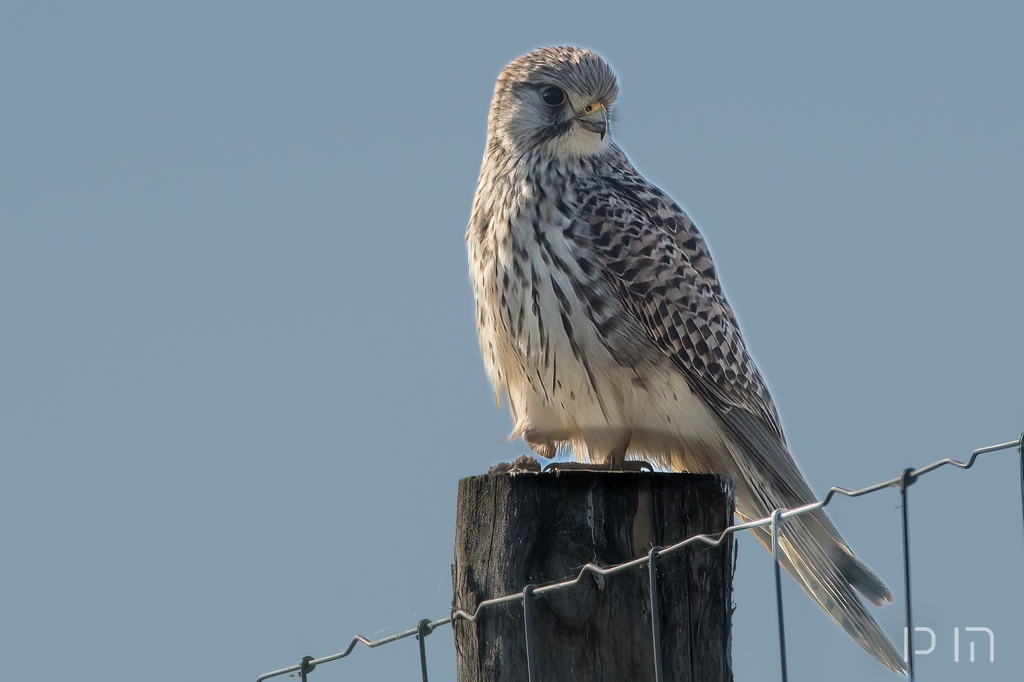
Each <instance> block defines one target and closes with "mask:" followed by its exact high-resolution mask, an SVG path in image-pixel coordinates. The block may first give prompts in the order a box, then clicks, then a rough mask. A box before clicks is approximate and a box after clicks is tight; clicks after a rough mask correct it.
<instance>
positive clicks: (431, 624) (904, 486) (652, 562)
mask: <svg viewBox="0 0 1024 682" xmlns="http://www.w3.org/2000/svg"><path fill="white" fill-rule="evenodd" d="M1014 448H1015V449H1016V450H1017V454H1018V458H1019V460H1020V483H1021V513H1022V515H1024V433H1022V434H1021V435H1020V437H1019V438H1018V439H1017V440H1013V441H1007V442H1005V443H1000V444H998V445H989V446H987V447H983V448H978V449H977V450H974V451H972V452H971V456H970V458H968V460H967V461H966V462H960V461H958V460H955V459H952V458H949V457H947V458H945V459H940V460H938V461H936V462H932V463H931V464H928V465H926V466H923V467H920V468H917V469H913V468H910V469H905V470H903V471H902V472H901V473H900V475H899V476H897V477H895V478H890V479H889V480H886V481H882V482H880V483H876V484H874V485H870V486H868V487H866V488H860V489H858V490H847V489H845V488H839V487H832V488H829V490H828V493H826V495H825V497H824V499H822V500H821V501H820V502H814V503H812V504H805V505H803V506H800V507H793V508H791V509H776V510H775V511H774V512H773V513H772V514H771V516H767V517H765V518H763V519H757V520H754V521H748V522H746V523H739V524H736V525H733V526H729V527H728V528H726V529H725V530H723V531H721V532H719V533H711V534H701V535H694V536H691V537H688V538H686V539H685V540H681V541H680V542H677V543H675V544H673V545H669V546H668V547H654V548H652V549H651V551H650V552H648V553H647V554H646V555H644V556H641V557H637V558H635V559H633V560H632V561H627V562H625V563H621V564H615V565H613V566H604V567H602V566H597V565H595V564H586V565H585V566H583V567H582V568H581V569H580V570H579V572H578V573H577V574H576V576H575V577H571V578H566V579H565V580H562V581H559V582H556V583H549V584H547V585H541V586H537V585H527V586H525V587H524V588H523V591H522V592H516V593H514V594H507V595H504V596H501V597H495V598H493V599H487V600H484V601H482V602H480V603H479V604H477V607H476V609H474V610H473V612H472V613H470V612H468V611H464V610H462V609H453V610H452V612H451V613H450V614H449V615H448V616H446V617H444V618H439V619H437V620H430V619H423V620H421V621H419V622H418V623H417V624H416V626H415V627H413V628H410V629H408V630H403V631H402V632H397V633H395V634H393V635H389V636H387V637H382V638H380V639H374V640H371V639H368V638H366V637H364V636H362V635H356V636H355V637H353V638H352V640H351V641H350V642H349V644H348V646H347V647H346V648H345V649H344V650H343V651H339V652H338V653H335V654H331V655H330V656H324V657H323V658H314V657H312V656H306V657H304V658H303V659H302V660H301V661H300V662H299V663H298V664H296V665H292V666H289V667H287V668H281V669H280V670H274V671H271V672H268V673H264V674H263V675H260V676H259V677H258V678H256V682H263V681H264V680H269V679H271V678H274V677H278V676H280V675H288V674H294V673H299V676H300V677H301V679H302V682H306V680H307V676H308V675H309V674H310V673H311V672H312V671H313V670H314V668H316V667H317V666H319V665H323V664H324V663H330V662H332V661H337V660H340V659H342V658H345V657H346V656H348V655H349V654H350V653H352V650H353V649H355V647H356V645H357V644H364V645H366V646H367V647H369V648H371V649H373V648H376V647H379V646H383V645H385V644H390V643H392V642H397V641H398V640H400V639H406V638H408V637H416V639H417V640H418V641H419V653H420V669H421V672H422V675H423V682H427V680H428V671H427V652H426V641H425V640H426V638H427V636H428V635H429V634H430V633H431V632H433V631H434V630H435V629H437V628H439V627H441V626H444V625H450V624H452V623H453V622H454V621H457V620H464V621H467V622H470V623H473V622H476V621H477V619H478V618H479V617H480V614H481V613H482V612H483V611H484V610H485V609H490V608H492V607H495V606H500V605H502V604H511V603H516V602H521V603H522V604H523V630H524V632H523V635H524V637H525V640H526V656H527V670H528V672H529V680H530V682H537V680H538V679H539V678H538V676H537V671H536V668H535V666H536V655H535V654H534V651H535V649H534V647H535V646H536V637H535V636H534V635H533V632H532V618H531V614H530V611H531V609H530V602H531V600H532V599H534V598H536V597H538V596H542V595H544V594H548V593H550V592H557V591H560V590H565V589H568V588H571V587H574V586H575V585H578V584H579V583H580V581H582V580H583V579H584V577H585V576H586V575H588V574H592V575H594V576H602V577H607V576H613V575H616V574H618V573H624V572H626V571H629V570H631V569H635V568H639V567H641V566H643V565H645V564H646V565H647V567H648V573H649V576H650V581H651V589H650V594H651V603H650V612H651V625H652V635H651V655H652V656H653V657H654V670H655V679H656V682H663V679H664V673H663V670H662V657H661V633H660V619H659V615H658V603H657V598H656V595H657V593H658V591H657V580H658V578H657V571H656V567H657V562H658V559H659V558H660V557H663V556H667V555H670V554H673V553H676V552H679V551H680V550H682V549H683V548H684V547H687V546H689V545H692V544H695V543H698V542H700V543H704V544H706V545H710V546H717V545H720V544H721V543H722V542H724V541H726V540H727V539H728V538H731V537H732V536H733V534H735V533H736V531H740V530H749V529H752V528H759V527H762V526H769V527H770V528H771V535H772V547H771V549H772V555H773V557H774V563H775V598H776V608H777V611H778V623H779V665H780V672H781V677H782V681H783V682H788V670H787V666H786V636H785V619H784V618H783V610H782V578H781V570H780V565H781V562H780V560H779V543H778V540H777V538H778V537H779V529H780V528H781V527H782V525H783V524H784V523H785V521H786V520H787V519H791V518H793V517H794V516H801V515H803V514H808V513H811V512H813V511H815V510H818V509H822V508H824V507H826V506H828V504H829V502H831V501H832V499H833V498H834V497H835V496H836V495H844V496H846V497H862V496H864V495H870V494H871V493H875V492H878V491H880V490H885V489H887V488H898V489H899V491H900V499H901V502H902V528H903V580H904V608H905V611H906V630H905V632H906V641H905V644H906V647H905V648H906V652H907V654H906V655H907V669H908V672H909V675H910V680H911V682H914V680H915V670H914V627H913V609H912V602H911V597H910V584H911V574H910V542H909V536H910V532H909V527H908V520H907V490H908V488H909V487H910V486H911V485H913V484H914V483H915V482H916V481H917V480H918V478H920V477H921V476H923V475H925V474H928V473H930V472H932V471H935V470H936V469H939V468H941V467H944V466H946V465H951V466H954V467H958V468H960V469H970V468H971V467H972V466H974V462H975V461H976V460H977V459H978V457H979V456H981V455H985V454H988V453H992V452H999V451H1001V450H1010V449H1014ZM1022 518H1024V516H1022ZM972 660H973V659H972Z"/></svg>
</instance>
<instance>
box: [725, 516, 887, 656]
mask: <svg viewBox="0 0 1024 682" xmlns="http://www.w3.org/2000/svg"><path fill="white" fill-rule="evenodd" d="M742 511H743V510H738V514H739V516H740V517H741V518H742V517H744V516H745V515H744V514H742V513H740V512H742ZM759 511H760V510H759ZM770 513H771V512H770V511H768V512H766V513H763V514H762V517H763V516H768V515H770ZM754 534H755V535H756V536H757V538H758V539H759V540H760V541H761V542H762V543H763V544H764V546H765V547H767V548H768V550H769V551H771V546H772V536H771V529H770V528H768V527H764V526H762V527H760V528H756V529H754ZM779 548H780V549H781V550H782V556H781V557H780V559H781V563H782V565H783V567H784V568H785V569H786V571H787V572H788V573H789V574H790V575H791V576H793V578H795V579H796V581H797V582H798V583H800V584H801V585H802V586H803V588H804V589H805V590H806V591H807V593H808V594H809V595H811V597H813V598H814V600H815V601H816V602H818V604H819V605H820V606H821V608H823V609H825V611H826V612H827V613H828V614H829V615H830V616H832V618H833V620H835V621H836V623H838V624H839V626H840V627H841V628H843V629H844V630H846V632H847V633H848V634H849V635H850V637H852V638H853V639H854V640H855V641H856V642H857V643H858V644H860V645H861V646H862V647H863V648H864V650H865V651H867V652H868V653H869V654H871V655H872V656H874V657H875V658H876V659H877V660H878V661H879V662H881V663H882V664H884V665H886V666H887V667H889V668H890V669H892V670H893V671H895V672H898V673H906V671H907V668H906V665H905V664H904V662H903V658H902V657H901V656H900V655H899V653H898V652H897V651H896V649H895V647H893V645H892V642H890V641H889V638H888V637H886V636H885V633H883V632H882V630H881V628H879V627H878V624H877V623H876V622H875V619H874V618H872V617H871V614H870V613H868V612H867V609H865V608H864V604H863V603H862V602H861V600H860V599H859V598H858V597H857V592H860V593H861V594H862V595H863V596H864V598H865V599H867V600H868V601H870V602H871V603H872V604H874V605H876V606H878V605H881V604H882V603H884V602H887V601H892V594H891V593H890V592H889V590H888V588H886V586H885V584H884V583H882V581H881V580H880V579H879V578H878V576H876V575H875V574H874V573H872V572H871V570H870V569H869V568H868V567H867V566H865V565H864V564H863V563H861V562H860V560H859V559H857V557H855V556H854V555H853V552H851V551H850V548H849V547H848V546H847V545H846V543H845V542H844V541H843V539H842V538H841V537H840V535H839V532H838V531H837V530H836V529H835V526H833V525H832V522H831V521H829V519H828V517H827V516H826V515H825V513H824V512H823V511H821V510H816V511H814V512H811V513H808V514H803V515H801V516H794V517H790V518H788V519H786V520H785V521H784V522H783V525H782V532H781V534H780V537H779ZM854 589H856V592H855V591H854Z"/></svg>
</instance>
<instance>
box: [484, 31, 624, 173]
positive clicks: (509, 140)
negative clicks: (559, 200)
mask: <svg viewBox="0 0 1024 682" xmlns="http://www.w3.org/2000/svg"><path fill="white" fill-rule="evenodd" d="M618 93H619V86H618V84H617V83H616V81H615V74H614V73H612V70H611V67H609V66H608V63H607V62H606V61H604V60H603V59H601V58H600V57H599V56H597V55H596V54H594V53H593V52H591V51H590V50H582V49H580V48H578V47H545V48H541V49H539V50H534V51H533V52H531V53H529V54H526V55H523V56H522V57H519V58H518V59H516V60H515V61H513V62H512V63H511V64H509V65H508V66H506V67H505V70H504V71H502V72H501V75H500V76H499V77H498V82H497V84H496V85H495V86H494V98H493V99H492V100H491V113H490V115H489V116H488V119H487V127H488V139H489V143H490V146H491V147H494V148H496V149H495V151H498V150H502V151H505V152H511V153H512V154H515V155H516V156H517V157H518V156H520V155H521V154H523V153H525V152H537V153H541V154H544V155H548V156H552V157H555V158H560V159H567V158H582V157H587V156H593V155H596V154H600V153H602V152H604V151H605V150H607V149H608V148H609V147H610V146H611V130H610V128H609V120H608V113H609V110H610V109H611V107H612V105H613V104H614V103H615V98H616V97H617V96H618Z"/></svg>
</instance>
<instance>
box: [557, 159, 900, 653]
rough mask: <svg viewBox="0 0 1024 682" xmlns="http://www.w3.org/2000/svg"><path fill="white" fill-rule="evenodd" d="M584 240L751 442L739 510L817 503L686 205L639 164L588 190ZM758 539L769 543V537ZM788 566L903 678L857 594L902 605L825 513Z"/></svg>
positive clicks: (796, 538)
mask: <svg viewBox="0 0 1024 682" xmlns="http://www.w3.org/2000/svg"><path fill="white" fill-rule="evenodd" d="M581 192H582V194H581V196H580V203H579V206H580V207H581V215H580V220H579V224H578V225H574V229H573V230H572V233H573V235H574V238H575V239H577V240H580V241H581V244H580V245H581V246H582V247H583V248H582V249H581V250H582V251H584V252H586V253H587V254H588V255H589V256H590V257H592V258H594V259H595V260H596V261H597V262H596V263H594V264H593V265H597V266H598V268H597V269H600V270H602V271H604V272H605V273H606V277H607V279H608V285H609V287H610V288H611V290H612V291H613V292H614V293H615V295H616V296H617V297H618V298H619V299H620V302H621V304H622V307H623V308H624V309H625V310H626V311H627V312H628V313H629V315H630V316H631V317H632V318H633V321H634V322H635V323H636V326H637V327H639V328H640V329H641V330H643V332H644V333H646V334H647V336H648V337H649V339H650V340H651V341H653V343H654V345H655V346H657V347H658V348H659V349H660V350H661V352H662V353H664V354H665V355H666V356H667V357H668V358H669V359H670V360H671V361H672V363H673V364H674V365H675V367H677V368H678V369H679V371H680V372H682V373H683V375H684V376H685V377H686V379H687V381H688V382H689V384H690V386H691V387H692V388H693V390H694V391H696V392H697V393H698V394H699V395H701V396H702V397H703V398H704V399H705V400H706V401H707V402H708V404H709V405H710V406H711V407H712V408H713V409H714V410H715V412H716V413H717V414H718V416H719V417H720V418H721V420H722V422H723V423H724V425H725V426H726V428H727V429H728V431H729V432H730V433H731V434H732V436H733V437H734V438H735V440H736V441H737V443H739V444H740V445H741V446H742V449H743V452H744V453H745V455H746V456H745V457H744V458H743V461H742V462H740V465H741V466H740V469H741V471H742V472H743V477H744V479H745V480H744V481H742V482H737V483H738V484H742V485H743V486H744V488H745V490H746V493H743V494H741V492H740V489H739V488H738V489H737V512H738V513H739V514H741V515H742V516H744V517H746V518H755V517H763V516H767V515H768V514H769V513H771V511H772V510H774V509H775V508H777V507H794V506H798V505H801V504H807V503H810V502H813V501H814V495H813V493H812V492H811V490H810V488H809V487H808V485H807V482H806V481H805V480H804V478H803V475H802V474H801V473H800V471H799V469H797V466H796V463H795V462H794V461H793V458H792V456H791V455H790V453H789V449H788V448H787V447H786V441H785V438H784V437H783V435H782V428H781V426H780V425H779V419H778V414H777V412H776V410H775V405H774V404H773V403H772V399H771V396H770V395H769V393H768V389H767V387H766V386H765V384H764V380H763V379H762V378H761V375H760V373H759V372H758V371H757V368H756V367H755V366H754V363H753V361H752V360H751V359H750V356H749V355H748V354H747V349H746V346H745V345H744V343H743V338H742V336H741V335H740V330H739V325H738V324H737V322H736V317H735V315H734V314H733V312H732V309H731V308H730V307H729V304H728V303H727V302H726V300H725V295H724V294H723V292H722V288H721V285H720V284H719V282H718V276H717V274H716V272H715V268H714V265H713V264H712V262H711V257H710V256H709V255H708V250H707V247H706V245H705V244H704V240H703V239H702V238H701V236H700V233H698V232H697V229H696V228H695V227H694V225H693V223H692V222H691V221H690V219H689V218H688V217H687V216H686V214H685V213H684V212H683V210H682V209H681V208H679V206H678V205H676V204H675V203H674V202H673V201H672V200H671V199H670V198H669V197H667V196H666V195H665V194H664V193H663V192H661V191H660V190H658V189H657V188H656V187H654V186H652V185H650V184H649V183H647V182H646V181H645V180H644V179H643V178H642V177H640V175H639V174H637V173H636V172H635V171H633V170H632V169H631V168H625V169H619V170H618V172H614V173H609V174H607V175H606V176H602V177H601V179H600V184H597V185H595V186H594V187H592V188H589V189H587V188H585V189H582V190H581ZM758 537H759V539H761V540H762V542H765V544H766V545H768V539H769V536H768V535H767V534H766V533H765V532H764V531H761V532H760V533H758ZM781 545H782V548H783V551H784V552H785V557H784V559H783V563H784V565H785V566H786V569H787V570H788V571H789V572H790V573H791V574H792V575H793V577H794V578H796V579H797V580H798V581H799V582H800V583H801V584H802V585H803V586H804V589H806V590H807V591H808V593H810V594H811V595H812V596H813V597H814V599H815V600H816V601H817V602H818V603H819V604H820V605H821V606H822V608H824V609H825V610H826V611H827V612H828V613H829V614H830V615H831V616H832V617H833V618H834V619H835V620H836V622H837V623H839V624H840V625H841V626H842V627H843V628H844V629H845V630H846V631H847V632H848V633H849V634H850V635H851V636H852V637H853V638H854V639H855V640H856V641H857V642H858V643H859V644H860V645H861V646H863V647H864V648H865V649H866V650H867V651H869V652H870V653H871V654H872V655H874V656H875V657H876V658H877V659H878V660H880V661H882V662H883V663H884V664H885V665H887V666H889V667H890V668H892V669H893V670H896V671H898V672H899V671H902V670H903V669H904V668H903V662H902V661H901V660H900V657H899V654H898V653H897V652H896V650H895V649H894V648H893V646H892V644H891V643H890V642H889V640H888V639H887V638H886V637H885V635H884V633H882V631H881V630H880V629H879V628H878V625H877V624H876V623H875V621H874V619H872V618H871V616H870V614H868V613H867V611H866V610H865V608H864V606H863V604H861V602H860V601H859V600H858V599H857V597H856V595H855V593H854V592H853V589H852V588H851V586H852V587H855V588H857V589H858V590H859V591H860V592H861V594H863V595H864V596H865V597H867V598H868V599H869V600H871V601H872V602H874V603H876V604H878V603H881V602H882V601H888V600H890V599H891V598H892V597H891V595H890V594H889V591H888V590H887V589H886V588H885V585H884V584H883V583H882V582H881V581H880V580H879V579H878V577H877V576H875V575H874V574H873V573H872V572H871V571H870V570H869V569H868V568H867V567H866V566H864V565H863V564H862V563H860V561H859V560H857V559H856V558H855V557H854V556H853V554H852V553H851V552H850V550H849V548H848V547H847V545H846V543H845V542H843V540H842V538H841V537H840V536H839V533H838V532H837V531H836V530H835V527H834V526H832V524H831V522H830V521H829V520H828V518H827V517H826V516H825V514H824V513H823V512H821V511H820V510H818V511H817V512H815V513H814V514H812V515H807V516H802V517H794V518H793V519H791V520H790V521H788V522H787V525H786V526H785V527H784V529H783V533H782V540H781Z"/></svg>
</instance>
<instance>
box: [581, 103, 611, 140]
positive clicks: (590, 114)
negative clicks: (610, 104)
mask: <svg viewBox="0 0 1024 682" xmlns="http://www.w3.org/2000/svg"><path fill="white" fill-rule="evenodd" d="M576 120H577V121H579V122H580V125H581V126H583V127H584V128H586V129H587V130H589V131H591V132H593V133H597V134H598V135H600V136H601V139H602V140H603V139H604V134H605V133H606V132H607V131H608V111H607V110H606V109H605V108H604V104H602V103H601V102H591V103H590V104H588V105H587V106H585V107H584V108H583V111H582V112H580V114H579V115H578V116H577V117H576Z"/></svg>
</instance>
